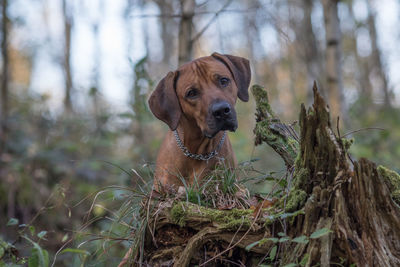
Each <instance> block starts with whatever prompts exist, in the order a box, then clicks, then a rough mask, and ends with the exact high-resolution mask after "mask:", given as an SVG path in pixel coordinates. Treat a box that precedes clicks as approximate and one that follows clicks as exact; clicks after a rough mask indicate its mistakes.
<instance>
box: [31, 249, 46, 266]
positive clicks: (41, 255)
mask: <svg viewBox="0 0 400 267" xmlns="http://www.w3.org/2000/svg"><path fill="white" fill-rule="evenodd" d="M28 266H29V267H47V266H49V253H48V252H47V250H45V249H42V248H41V247H38V246H34V248H32V253H31V256H30V257H29V259H28Z"/></svg>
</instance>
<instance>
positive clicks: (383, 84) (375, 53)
mask: <svg viewBox="0 0 400 267" xmlns="http://www.w3.org/2000/svg"><path fill="white" fill-rule="evenodd" d="M366 2H367V7H368V18H367V25H368V32H369V36H370V38H371V48H372V54H371V63H370V64H371V67H372V73H375V77H376V78H377V79H379V83H380V88H379V89H380V90H379V91H381V92H382V93H383V99H384V106H385V107H390V106H391V101H390V99H391V94H390V89H389V83H388V80H387V77H386V73H385V70H384V66H383V63H382V56H381V51H380V49H379V47H378V34H377V32H376V24H375V17H376V15H375V11H374V9H373V6H372V2H371V0H367V1H366Z"/></svg>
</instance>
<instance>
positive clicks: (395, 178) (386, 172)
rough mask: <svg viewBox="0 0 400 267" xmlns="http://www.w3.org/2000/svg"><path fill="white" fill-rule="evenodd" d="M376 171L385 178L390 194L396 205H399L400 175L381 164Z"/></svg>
mask: <svg viewBox="0 0 400 267" xmlns="http://www.w3.org/2000/svg"><path fill="white" fill-rule="evenodd" d="M377 170H378V173H379V175H380V176H382V177H383V178H384V179H385V182H386V184H387V185H388V186H389V190H390V194H391V196H392V198H393V200H394V202H396V203H397V204H398V205H400V175H399V174H398V173H397V172H395V171H392V170H390V169H388V168H386V167H383V166H382V165H379V166H378V168H377Z"/></svg>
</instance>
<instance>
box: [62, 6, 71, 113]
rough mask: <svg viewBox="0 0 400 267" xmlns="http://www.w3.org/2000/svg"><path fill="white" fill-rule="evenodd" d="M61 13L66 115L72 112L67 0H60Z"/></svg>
mask: <svg viewBox="0 0 400 267" xmlns="http://www.w3.org/2000/svg"><path fill="white" fill-rule="evenodd" d="M62 11H63V19H64V57H63V69H64V77H65V96H64V109H65V111H66V112H67V113H71V112H72V111H73V108H72V99H71V91H72V89H73V83H72V70H71V33H72V12H71V10H70V9H69V8H68V4H67V0H62Z"/></svg>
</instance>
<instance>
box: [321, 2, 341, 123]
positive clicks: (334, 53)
mask: <svg viewBox="0 0 400 267" xmlns="http://www.w3.org/2000/svg"><path fill="white" fill-rule="evenodd" d="M322 4H323V9H324V22H325V39H326V52H325V56H326V89H327V93H328V96H329V106H330V109H331V112H332V114H333V117H334V118H335V117H336V116H338V115H344V113H343V110H342V109H343V107H344V106H343V88H342V86H343V85H342V72H341V69H342V67H341V58H342V55H341V38H342V37H341V32H340V22H339V16H338V0H323V1H322Z"/></svg>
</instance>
